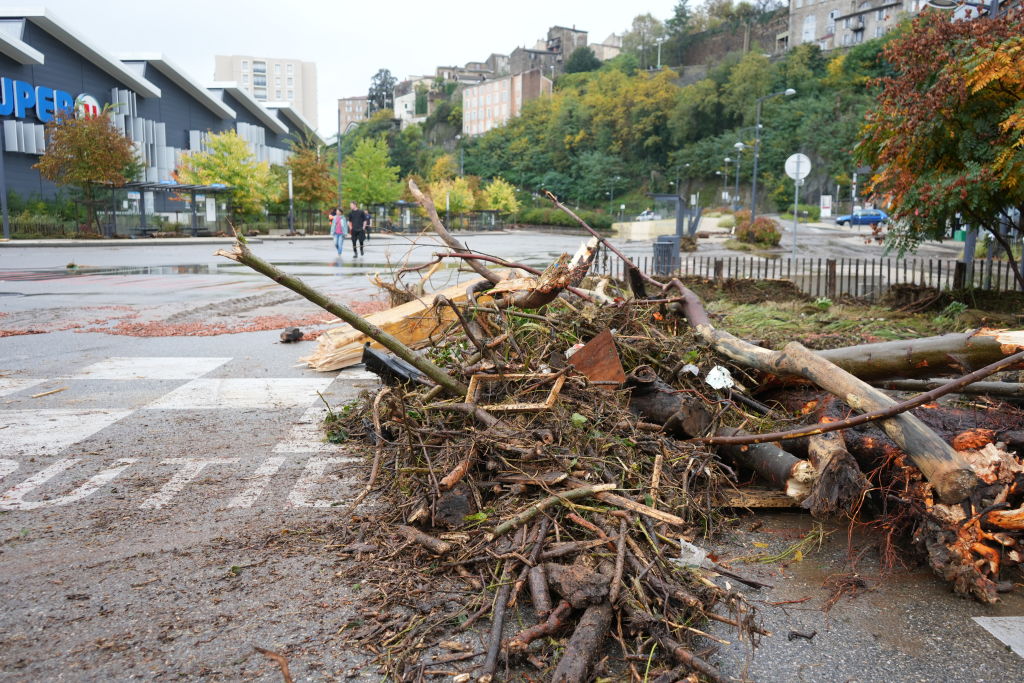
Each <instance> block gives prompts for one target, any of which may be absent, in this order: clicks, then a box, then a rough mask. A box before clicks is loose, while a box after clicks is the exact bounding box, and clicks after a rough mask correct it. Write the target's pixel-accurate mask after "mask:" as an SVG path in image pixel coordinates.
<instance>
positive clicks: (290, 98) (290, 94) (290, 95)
mask: <svg viewBox="0 0 1024 683" xmlns="http://www.w3.org/2000/svg"><path fill="white" fill-rule="evenodd" d="M294 99H295V91H294V90H289V91H288V101H289V102H291V101H292V100H294Z"/></svg>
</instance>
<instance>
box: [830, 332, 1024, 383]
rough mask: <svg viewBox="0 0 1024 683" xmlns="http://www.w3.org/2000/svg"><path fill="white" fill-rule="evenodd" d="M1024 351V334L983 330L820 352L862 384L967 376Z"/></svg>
mask: <svg viewBox="0 0 1024 683" xmlns="http://www.w3.org/2000/svg"><path fill="white" fill-rule="evenodd" d="M1021 350H1024V331H1020V330H1017V331H1009V330H993V329H980V330H976V331H974V332H962V333H956V334H944V335H941V336H938V337H925V338H924V339H909V340H905V341H892V342H881V343H879V344H861V345H859V346H847V347H843V348H839V349H829V350H827V351H819V352H818V355H819V356H821V357H822V358H824V359H825V360H827V361H829V362H831V363H834V364H835V365H837V366H839V367H841V368H842V369H843V370H846V371H847V372H849V373H850V374H851V375H855V376H857V377H859V378H860V379H862V380H881V379H895V378H904V377H908V378H909V377H935V376H942V375H950V374H953V375H957V374H959V375H963V374H966V373H968V372H971V371H972V370H977V369H978V368H981V367H984V366H986V365H988V364H990V363H994V362H996V361H997V360H999V359H1000V358H1003V357H1005V356H1010V355H1013V354H1014V353H1017V352H1018V351H1021Z"/></svg>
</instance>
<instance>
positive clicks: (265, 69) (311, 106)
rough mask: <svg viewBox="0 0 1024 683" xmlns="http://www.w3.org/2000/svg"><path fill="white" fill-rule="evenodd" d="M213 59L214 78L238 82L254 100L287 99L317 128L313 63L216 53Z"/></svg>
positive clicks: (281, 100)
mask: <svg viewBox="0 0 1024 683" xmlns="http://www.w3.org/2000/svg"><path fill="white" fill-rule="evenodd" d="M214 60H215V66H214V75H213V77H214V79H215V80H217V81H234V82H235V83H238V84H239V86H240V87H241V88H242V90H244V91H245V92H247V93H249V94H250V95H252V97H253V99H255V100H256V101H257V102H261V103H263V102H287V103H288V104H289V105H291V107H292V108H293V109H295V111H297V112H299V113H300V114H301V115H302V116H303V117H304V118H305V119H306V120H307V121H309V123H310V124H311V125H312V126H313V128H314V129H316V127H317V104H316V98H317V92H316V64H314V63H313V62H303V61H300V60H298V59H284V58H279V57H254V56H252V55H217V56H216V57H214Z"/></svg>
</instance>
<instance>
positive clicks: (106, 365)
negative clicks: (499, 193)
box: [0, 228, 1024, 681]
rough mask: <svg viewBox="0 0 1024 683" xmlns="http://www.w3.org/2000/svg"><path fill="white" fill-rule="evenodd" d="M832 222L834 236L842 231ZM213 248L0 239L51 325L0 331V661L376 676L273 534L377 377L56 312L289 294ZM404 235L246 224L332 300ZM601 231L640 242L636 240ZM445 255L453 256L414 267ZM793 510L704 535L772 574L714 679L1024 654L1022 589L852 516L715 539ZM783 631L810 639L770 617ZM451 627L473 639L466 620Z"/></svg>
mask: <svg viewBox="0 0 1024 683" xmlns="http://www.w3.org/2000/svg"><path fill="white" fill-rule="evenodd" d="M823 231H825V232H835V231H834V230H833V231H830V230H828V229H827V228H823ZM823 234H824V233H823ZM464 239H466V241H468V242H469V243H470V245H471V246H473V247H474V248H476V249H479V250H481V251H485V252H488V253H492V254H497V255H501V256H502V257H505V258H508V259H510V260H520V261H523V262H526V263H529V264H532V265H537V266H543V265H546V264H547V263H548V262H549V261H550V259H551V258H552V257H553V256H556V255H558V254H560V253H562V252H563V251H568V252H572V251H574V250H575V248H576V246H577V245H578V243H579V241H580V237H578V236H566V235H552V234H540V233H520V234H516V235H502V234H493V233H492V234H483V235H469V236H465V237H464ZM715 239H721V238H715ZM829 239H835V240H839V241H840V243H841V244H848V245H852V244H853V242H851V241H850V240H851V237H849V236H848V235H846V234H845V233H840V234H839V235H838V236H835V237H834V238H829ZM226 244H227V242H223V241H222V243H219V244H218V243H212V242H210V243H202V244H196V243H189V244H174V245H170V244H168V245H160V244H152V245H150V244H146V245H130V246H111V245H103V246H93V245H89V246H60V247H14V248H11V247H9V246H8V245H3V246H0V271H2V274H0V295H2V296H0V328H6V327H7V326H9V321H10V320H11V319H12V318H18V319H19V320H22V321H25V323H26V324H30V325H31V324H33V321H36V322H37V323H38V324H39V325H40V326H44V324H45V323H46V322H47V321H52V320H53V319H55V318H57V319H61V320H66V321H71V323H70V326H69V328H68V329H63V330H54V331H49V332H44V333H42V334H32V335H20V336H11V337H5V338H0V358H2V359H3V360H2V365H0V599H2V600H3V603H4V605H5V609H4V610H3V613H2V615H0V679H2V680H5V681H6V680H11V681H37V680H52V679H66V680H129V679H147V680H148V679H165V678H171V677H176V678H185V679H198V678H209V679H212V680H243V679H244V680H261V681H276V680H280V673H279V671H278V669H277V667H276V666H275V665H274V664H273V663H272V662H270V661H269V660H267V659H266V658H265V657H263V656H262V655H259V654H258V653H256V652H255V651H254V647H263V648H267V649H270V650H273V651H275V652H280V653H282V654H283V655H285V656H286V657H287V658H288V660H289V665H290V667H291V671H292V674H293V676H294V677H295V680H318V681H319V680H346V679H348V678H355V679H357V680H376V678H375V677H374V676H373V674H372V668H368V667H367V660H366V658H365V656H364V653H360V652H353V651H351V650H349V649H348V648H346V647H345V645H344V643H343V641H342V638H341V635H339V631H340V630H341V628H342V627H343V625H344V624H345V623H346V621H347V620H348V619H349V618H350V617H351V616H352V615H353V614H354V613H355V609H356V608H357V607H358V606H359V605H360V604H361V599H360V595H359V593H358V589H359V587H358V584H352V583H348V582H344V581H340V580H339V579H338V577H339V576H340V575H342V572H343V571H344V570H345V568H346V566H347V563H348V562H349V560H347V559H344V558H340V557H338V556H337V554H335V553H334V552H332V551H331V549H330V543H329V541H327V542H323V541H317V542H316V543H310V542H307V543H300V542H291V543H288V544H282V543H281V542H280V541H281V539H283V538H288V539H303V538H305V537H306V536H307V535H309V537H310V538H314V537H315V538H321V537H322V536H323V533H322V530H323V529H330V527H331V525H332V524H338V523H341V521H342V520H338V519H337V510H338V507H339V506H341V505H344V503H345V502H346V501H348V500H351V498H352V497H353V496H354V495H355V493H356V492H358V490H359V488H360V486H361V483H362V481H363V477H364V476H365V469H364V468H363V461H362V459H361V458H362V457H363V456H364V455H365V454H364V453H361V452H359V451H352V450H348V449H346V448H342V447H340V446H335V445H332V444H327V443H324V442H323V441H322V439H321V437H320V432H319V431H318V428H317V424H318V422H319V421H320V420H321V419H322V417H323V415H324V413H325V411H326V409H327V408H326V406H325V404H324V400H326V402H327V403H329V404H330V405H331V406H338V405H339V404H342V403H344V402H346V401H348V400H350V399H351V398H352V397H353V396H354V395H355V394H356V393H357V392H358V391H360V390H362V389H366V388H372V387H374V386H376V379H375V378H374V377H372V376H370V375H368V374H367V373H365V372H364V371H362V370H361V369H360V368H358V367H357V368H353V369H350V370H347V371H343V372H340V373H316V372H313V371H311V370H309V369H307V368H305V367H303V366H302V365H301V363H300V362H299V358H300V357H301V356H302V355H304V354H307V353H309V352H310V351H311V350H312V344H310V343H300V344H292V345H284V344H281V343H279V342H278V332H277V330H268V331H265V332H248V333H242V334H225V335H220V336H213V337H155V338H137V337H130V336H120V335H112V334H107V333H104V332H91V333H83V332H81V331H76V330H80V329H82V326H81V325H79V324H78V323H80V322H81V321H82V320H83V319H87V318H89V317H90V316H92V317H96V316H100V315H101V313H102V311H101V310H100V309H101V308H102V307H106V308H107V309H109V310H110V312H111V313H112V314H113V313H117V312H118V310H120V309H125V310H126V311H130V312H132V313H143V314H144V315H146V316H150V317H154V318H174V317H176V318H177V319H185V318H188V319H200V320H203V319H205V320H211V319H215V318H218V317H233V318H236V319H245V318H246V317H248V316H252V315H255V314H263V313H267V312H271V311H275V312H276V311H286V312H289V313H290V314H292V315H298V314H300V313H301V314H302V315H305V314H306V313H307V310H306V309H305V308H303V307H302V306H303V304H302V303H301V302H299V301H298V300H297V299H296V298H295V297H294V296H293V295H291V294H290V293H289V292H284V291H283V290H282V289H281V288H280V287H279V286H277V285H274V284H273V283H270V282H269V281H267V280H266V279H265V278H263V277H262V276H258V275H255V274H251V273H247V272H245V270H244V269H243V268H241V267H240V266H238V265H236V264H233V263H231V262H228V261H227V260H225V259H222V258H220V257H215V256H213V255H212V252H213V251H214V250H216V249H217V248H225V246H226ZM408 247H409V241H408V240H406V239H404V238H400V237H392V238H387V239H385V238H381V237H375V238H374V239H373V240H372V241H371V242H370V244H369V245H368V248H367V255H366V257H364V258H363V259H361V260H359V261H357V260H356V259H352V258H348V257H343V258H342V260H341V262H340V263H339V262H338V261H337V259H336V258H335V256H334V254H333V248H332V245H331V243H330V242H329V241H328V240H327V239H326V238H320V239H315V238H307V239H299V240H266V241H263V242H260V243H255V244H253V245H252V248H253V250H254V251H256V253H257V254H259V255H261V256H263V257H264V258H267V259H269V260H272V261H274V262H275V263H277V264H278V265H280V266H282V267H283V268H285V269H286V270H288V271H289V272H294V273H297V274H299V275H300V276H301V277H303V278H304V279H306V280H308V281H310V282H311V283H312V284H314V285H315V286H317V287H319V288H322V289H324V290H325V291H329V292H330V293H331V294H332V295H333V296H337V297H338V298H340V299H342V300H346V301H350V300H358V299H362V298H365V297H368V296H372V295H374V293H375V290H376V288H374V287H373V286H372V285H370V284H369V282H368V280H367V277H368V276H369V275H372V274H373V273H374V272H377V271H381V272H384V271H385V270H386V269H387V268H388V267H389V266H390V265H391V264H395V263H400V262H405V261H406V259H405V257H404V254H405V252H406V251H407V250H408ZM707 247H708V248H709V249H711V248H715V247H713V246H712V244H711V243H710V242H709V244H708V245H707ZM414 248H415V249H416V252H415V254H414V255H413V256H412V257H411V258H408V259H407V262H408V263H422V262H424V261H427V260H429V258H430V257H429V255H430V254H431V253H433V252H434V251H438V250H439V247H438V245H437V244H436V243H433V242H432V241H427V240H426V239H425V238H420V241H419V243H418V244H416V245H414ZM850 248H853V247H850ZM624 249H625V250H626V251H627V253H630V254H633V255H645V254H649V253H650V249H651V246H650V243H628V244H626V245H624ZM702 251H703V249H702ZM70 262H74V263H75V264H76V266H77V267H76V268H74V269H68V268H67V265H68V264H69V263H70ZM468 277H470V275H469V274H467V273H461V272H459V271H458V269H456V268H450V269H446V270H445V271H444V272H443V273H441V274H440V275H439V276H438V278H437V280H436V281H435V282H434V284H435V285H442V284H444V283H446V282H448V283H451V282H455V281H456V280H458V279H460V278H468ZM75 325H78V326H77V327H75ZM321 395H322V396H323V397H324V400H321V398H320V396H321ZM758 523H759V524H760V526H759V527H758V528H756V529H755V528H753V527H754V526H755V525H757V524H758ZM813 524H814V523H813V521H812V520H810V518H809V517H807V516H806V515H803V514H798V513H768V514H765V513H760V514H757V515H752V516H751V515H741V516H738V518H737V522H736V523H735V524H734V525H733V526H731V527H730V530H729V531H728V532H727V533H726V534H725V536H724V537H723V538H722V539H721V540H720V541H717V542H716V545H715V546H714V547H713V549H715V550H716V551H717V552H718V553H719V554H720V555H721V556H722V557H723V558H725V560H726V561H732V566H733V568H734V569H736V570H737V571H738V572H740V573H741V574H749V575H753V576H757V577H758V578H760V579H762V580H764V581H765V582H767V583H770V584H773V586H774V587H773V588H770V589H761V590H753V589H744V592H745V593H746V595H747V597H748V599H749V600H750V601H751V602H752V603H753V604H754V605H755V606H756V607H758V609H759V613H760V615H761V618H763V619H764V624H765V626H766V627H767V628H768V629H770V630H771V631H772V632H773V633H774V635H773V636H772V637H770V638H762V639H761V641H760V645H759V647H758V648H757V650H756V652H755V653H754V655H753V656H752V658H751V655H750V647H749V643H746V642H743V641H739V640H736V639H735V637H734V636H733V635H732V634H731V633H730V632H728V631H717V630H716V631H715V632H714V635H716V637H718V638H721V639H723V640H728V641H730V642H729V643H728V644H719V645H720V649H719V651H718V653H717V654H714V655H712V656H711V658H712V660H713V661H714V662H715V663H716V664H718V665H719V666H721V667H722V669H723V670H724V671H725V672H726V673H727V674H728V675H730V676H733V677H736V678H737V679H740V678H749V679H752V680H761V681H794V680H800V681H936V680H942V681H1008V680H1019V679H1020V678H1021V677H1022V676H1024V659H1022V658H1021V657H1020V656H1018V655H1017V654H1015V653H1014V652H1013V651H1012V650H1011V649H1010V646H1009V645H1008V644H1007V643H1005V642H1003V641H1001V640H999V639H998V638H997V637H996V636H995V635H993V634H992V633H991V632H990V631H989V630H986V628H983V627H982V625H981V624H980V623H979V622H978V621H976V619H978V618H981V619H986V618H987V619H990V620H1004V621H995V622H993V621H989V622H985V623H988V624H989V625H990V626H991V624H993V623H997V624H1001V625H1004V626H1006V625H1013V624H1019V623H1020V621H1021V620H1022V619H1024V600H1022V595H1021V594H1020V593H1019V592H1018V593H1017V594H1014V595H1010V596H1006V597H1004V599H1003V602H1002V603H1001V604H999V605H996V606H994V607H986V606H982V605H979V604H977V603H975V602H973V601H970V600H966V599H963V598H959V597H956V596H954V595H952V594H950V593H949V591H948V588H947V587H946V586H945V584H943V583H942V582H940V581H939V580H938V579H936V578H935V577H933V576H932V575H931V574H930V573H929V572H927V571H924V570H922V569H921V568H920V567H918V566H916V565H913V564H912V563H911V564H910V566H909V567H899V566H897V567H896V568H894V569H892V570H890V571H884V572H883V569H882V567H881V566H880V561H879V558H878V552H877V550H875V549H872V545H873V544H874V543H876V541H877V539H873V538H872V537H870V536H857V537H856V539H855V543H854V546H853V548H854V550H853V551H851V549H850V546H849V545H848V544H847V539H846V535H845V532H844V530H842V529H832V530H833V533H832V534H831V535H829V536H828V537H827V540H826V541H825V543H824V544H823V546H822V548H821V549H820V550H815V551H808V552H806V553H805V554H804V556H803V558H802V561H800V562H796V561H793V560H792V559H791V560H789V561H784V562H777V563H772V564H766V565H760V564H754V563H745V562H740V561H735V558H737V557H739V556H742V555H751V554H759V553H769V552H775V551H777V550H780V549H782V548H784V547H786V546H787V545H788V544H790V543H792V542H794V541H795V540H798V539H799V538H801V537H802V536H803V535H805V534H806V533H807V532H808V531H809V530H810V529H811V528H812V527H813ZM314 532H317V533H318V534H319V535H315V534H314ZM297 548H301V551H300V550H297ZM863 548H868V550H866V551H865V552H864V553H863V554H859V552H858V551H860V550H861V549H863ZM852 559H856V563H855V564H851V560H852ZM854 574H855V575H856V576H855V577H854V578H857V579H858V580H859V583H856V584H855V585H856V586H857V590H856V591H855V593H856V594H853V593H854V592H853V591H848V592H846V593H844V594H843V595H840V596H839V597H838V598H837V599H836V600H835V602H834V604H833V605H832V606H831V609H829V610H826V609H825V608H826V607H827V606H828V603H829V602H830V601H831V598H833V597H835V593H834V591H832V590H830V589H829V588H828V585H829V584H830V579H831V582H832V583H834V580H835V577H849V576H851V575H854ZM718 580H721V579H718ZM1013 618H1016V619H1017V621H1005V620H1007V619H1013ZM1017 628H1020V627H1019V626H1017ZM791 631H797V632H800V633H803V634H805V635H808V634H810V633H811V632H815V634H816V635H814V637H813V638H810V639H807V638H803V637H800V636H796V637H794V638H793V639H790V637H789V634H790V632H791ZM470 637H472V638H478V639H480V640H481V642H482V641H483V640H484V639H486V631H483V632H481V633H479V634H471V636H470ZM706 644H707V645H709V646H713V645H715V643H712V642H708V643H706ZM439 680H440V679H439Z"/></svg>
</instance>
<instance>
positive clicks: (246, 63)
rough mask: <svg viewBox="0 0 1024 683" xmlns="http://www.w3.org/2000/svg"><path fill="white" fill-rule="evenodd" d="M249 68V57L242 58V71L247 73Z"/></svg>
mask: <svg viewBox="0 0 1024 683" xmlns="http://www.w3.org/2000/svg"><path fill="white" fill-rule="evenodd" d="M248 70H249V60H248V59H243V60H242V73H245V72H246V71H248Z"/></svg>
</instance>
